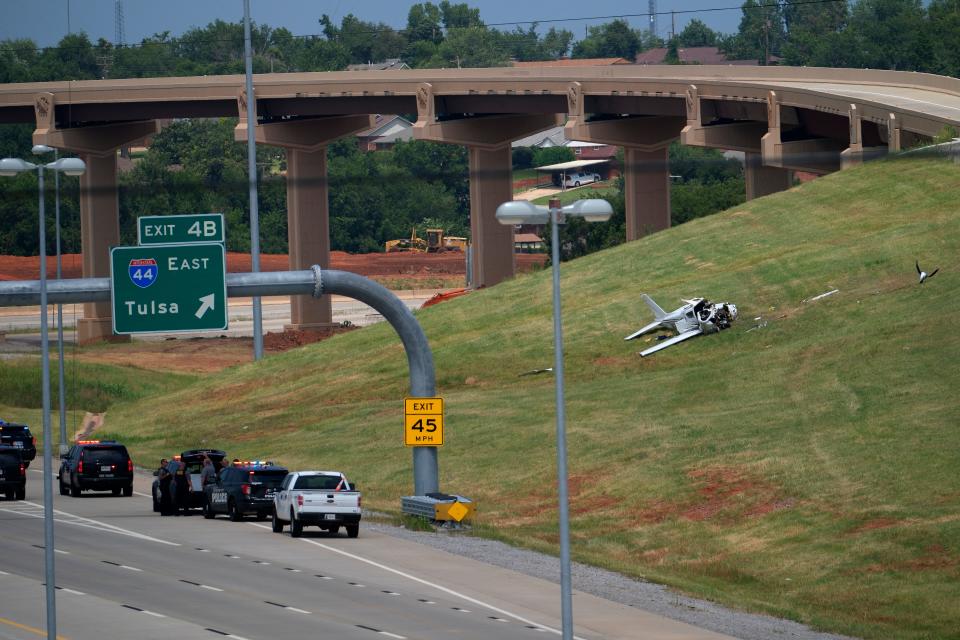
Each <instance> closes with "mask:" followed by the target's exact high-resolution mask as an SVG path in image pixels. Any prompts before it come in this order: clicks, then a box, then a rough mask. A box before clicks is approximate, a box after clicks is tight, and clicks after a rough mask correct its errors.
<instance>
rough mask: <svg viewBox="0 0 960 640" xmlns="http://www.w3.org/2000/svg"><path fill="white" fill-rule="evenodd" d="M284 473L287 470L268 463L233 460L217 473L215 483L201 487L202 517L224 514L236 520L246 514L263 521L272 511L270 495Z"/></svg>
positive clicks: (284, 475) (276, 487)
mask: <svg viewBox="0 0 960 640" xmlns="http://www.w3.org/2000/svg"><path fill="white" fill-rule="evenodd" d="M286 475H287V470H286V469H285V468H283V467H280V466H277V465H275V464H273V463H271V462H261V461H254V462H241V463H235V464H234V465H233V466H232V467H228V468H227V469H224V470H223V471H221V472H220V477H219V478H218V479H217V482H215V483H214V484H208V485H207V486H206V487H204V489H203V493H204V502H203V517H204V518H207V519H211V518H215V517H216V516H217V514H218V513H224V514H227V515H228V516H229V517H230V520H232V521H234V522H239V521H241V520H243V517H244V516H245V515H247V514H250V513H252V514H255V515H256V516H257V520H266V519H267V516H269V515H270V513H272V511H273V494H274V492H275V491H276V490H277V489H279V488H280V484H281V483H282V482H283V479H284V478H285V477H286Z"/></svg>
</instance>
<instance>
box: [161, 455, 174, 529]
mask: <svg viewBox="0 0 960 640" xmlns="http://www.w3.org/2000/svg"><path fill="white" fill-rule="evenodd" d="M167 465H168V463H167V459H166V458H161V459H160V468H159V469H157V480H158V482H159V485H160V515H162V516H168V515H170V511H171V508H172V506H173V500H172V499H171V498H172V496H171V494H170V479H171V477H172V476H171V475H170V470H169V469H168V468H167Z"/></svg>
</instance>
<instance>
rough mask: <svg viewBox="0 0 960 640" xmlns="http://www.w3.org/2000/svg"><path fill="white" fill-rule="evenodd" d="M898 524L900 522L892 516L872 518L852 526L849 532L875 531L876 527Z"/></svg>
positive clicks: (882, 527) (883, 527)
mask: <svg viewBox="0 0 960 640" xmlns="http://www.w3.org/2000/svg"><path fill="white" fill-rule="evenodd" d="M899 524H902V523H901V521H900V520H896V519H894V518H873V519H872V520H867V521H866V522H864V523H863V524H861V525H858V526H857V527H855V528H853V529H852V530H851V531H850V533H851V534H857V533H863V532H864V531H876V530H877V529H886V528H888V527H895V526H897V525H899Z"/></svg>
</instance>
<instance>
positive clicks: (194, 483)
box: [150, 449, 227, 513]
mask: <svg viewBox="0 0 960 640" xmlns="http://www.w3.org/2000/svg"><path fill="white" fill-rule="evenodd" d="M205 457H207V458H210V461H211V462H213V466H214V469H215V470H217V471H219V470H220V463H221V462H222V461H223V459H224V458H225V457H227V454H226V453H225V452H223V451H221V450H220V449H190V450H189V451H184V452H183V453H181V454H180V456H179V458H176V459H178V460H180V462H182V463H183V464H185V465H186V466H187V470H186V472H187V475H188V477H189V479H190V487H191V489H192V491H191V492H190V498H189V504H188V505H187V508H189V509H202V508H203V503H204V501H205V500H206V496H205V495H204V493H203V483H202V480H201V477H200V474H201V472H202V471H203V459H204V458H205ZM153 475H154V476H155V477H154V480H153V487H152V489H151V491H150V493H151V495H153V510H154V512H156V513H159V512H160V480H159V478H157V477H156V476H157V472H156V471H154V472H153Z"/></svg>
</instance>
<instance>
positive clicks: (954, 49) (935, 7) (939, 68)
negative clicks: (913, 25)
mask: <svg viewBox="0 0 960 640" xmlns="http://www.w3.org/2000/svg"><path fill="white" fill-rule="evenodd" d="M927 15H928V16H929V25H930V27H929V29H930V40H931V43H932V50H933V51H932V55H931V60H930V66H929V67H928V69H927V70H929V71H932V72H933V73H940V74H944V75H950V76H954V77H960V47H958V46H957V43H958V42H960V0H932V2H930V4H929V5H928V6H927Z"/></svg>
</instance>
